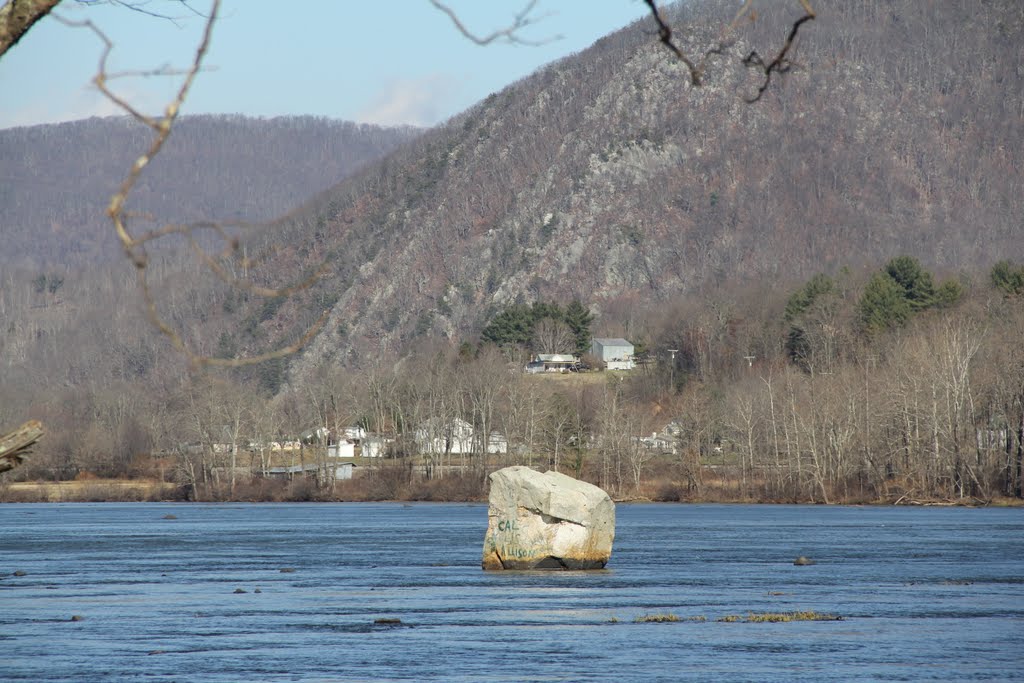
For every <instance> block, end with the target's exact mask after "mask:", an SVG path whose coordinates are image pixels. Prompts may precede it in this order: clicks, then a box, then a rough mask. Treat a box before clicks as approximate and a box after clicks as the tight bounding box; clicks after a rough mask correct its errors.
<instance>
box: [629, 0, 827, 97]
mask: <svg viewBox="0 0 1024 683" xmlns="http://www.w3.org/2000/svg"><path fill="white" fill-rule="evenodd" d="M644 2H645V3H646V4H647V7H648V9H650V12H651V17H652V18H653V19H654V21H655V23H656V24H657V26H658V38H659V40H660V41H661V43H662V44H663V45H665V47H666V48H668V49H669V50H670V51H671V52H672V53H673V54H674V55H675V56H676V57H677V58H678V59H679V60H680V61H681V62H682V63H683V64H684V65H685V66H686V68H687V69H688V70H689V72H690V83H691V84H692V85H694V86H699V85H701V84H702V83H703V81H704V68H705V66H706V64H707V60H708V58H709V57H711V56H712V55H721V54H723V53H724V52H725V50H726V49H727V48H728V47H731V46H732V41H731V40H730V35H731V34H732V32H733V31H734V30H735V29H736V27H737V26H739V24H740V22H741V21H742V20H743V18H744V17H749V19H750V21H754V20H755V19H756V15H755V13H754V11H753V0H746V1H745V2H744V3H743V6H742V7H740V9H739V11H738V12H737V13H736V16H735V17H733V20H732V21H731V22H730V23H729V24H727V25H726V26H724V27H723V29H722V32H721V34H720V35H719V38H718V43H717V44H716V45H715V46H714V47H712V48H710V49H708V50H707V51H706V52H705V53H704V56H703V58H702V59H701V61H700V63H699V64H698V63H695V62H694V61H693V60H692V59H690V57H689V56H688V55H687V54H686V53H685V52H684V51H683V49H682V48H681V47H680V46H679V45H678V44H677V42H676V41H675V37H674V34H673V33H672V27H671V26H670V25H669V23H668V22H667V21H666V20H665V18H664V17H663V16H662V14H661V11H660V10H659V9H658V5H657V3H656V1H655V0H644ZM799 2H800V5H801V6H802V7H803V9H804V14H803V16H801V17H800V18H799V19H797V20H796V21H795V22H794V23H793V25H792V26H791V27H790V30H789V34H788V36H787V37H786V40H785V42H784V43H783V45H782V48H781V49H780V50H779V53H778V54H777V55H776V56H775V58H774V59H772V60H771V61H770V62H768V63H767V64H766V63H765V62H764V60H763V59H762V58H761V56H760V55H759V54H758V53H757V51H756V50H754V51H751V52H750V53H749V54H748V55H747V56H746V57H744V58H743V61H742V63H743V65H744V66H746V67H748V68H750V67H755V68H758V69H761V70H763V72H764V75H765V80H764V83H762V84H761V87H760V88H759V89H758V91H757V95H756V96H754V97H752V98H748V99H747V102H748V103H751V104H753V103H754V102H757V101H758V100H760V99H761V96H762V95H763V94H764V92H765V91H766V90H767V89H768V86H769V85H770V84H771V78H772V74H773V73H785V72H787V71H789V69H790V68H791V67H792V62H791V61H790V60H789V59H788V57H787V55H788V53H789V50H790V48H791V47H792V46H793V43H794V41H795V40H796V36H797V33H798V32H799V30H800V27H801V26H802V25H803V24H805V23H806V22H808V21H811V20H813V19H814V18H815V17H816V16H817V15H816V14H815V12H814V9H813V8H812V7H811V4H810V0H799Z"/></svg>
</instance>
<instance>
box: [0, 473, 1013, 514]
mask: <svg viewBox="0 0 1024 683" xmlns="http://www.w3.org/2000/svg"><path fill="white" fill-rule="evenodd" d="M401 479H402V478H400V477H396V476H394V473H393V472H389V473H386V474H383V475H382V474H380V473H379V472H378V473H376V474H366V475H362V476H359V477H357V478H356V479H352V480H346V481H338V482H335V483H334V485H333V486H330V485H328V486H318V485H317V484H316V482H315V481H313V480H311V479H307V478H296V479H292V480H253V481H251V482H248V483H246V484H245V485H241V486H236V490H235V494H234V495H231V494H230V491H228V490H218V489H211V490H207V491H205V492H204V493H203V494H202V495H196V492H194V491H193V490H192V489H191V487H189V486H186V485H181V484H178V483H175V482H169V481H161V480H158V479H152V478H140V479H101V478H85V479H77V480H71V481H18V482H0V504H2V503H121V502H151V503H155V502H178V503H206V502H249V503H287V502H324V503H370V502H396V503H417V502H421V503H422V502H434V503H484V502H487V492H486V486H485V484H484V483H483V481H482V479H481V477H480V476H479V475H477V474H470V475H465V476H463V475H457V476H449V477H446V478H444V479H433V480H425V479H416V478H405V481H402V480H401ZM679 488H680V486H679V484H678V483H676V482H673V481H671V480H667V479H665V480H661V479H659V480H651V481H647V482H644V483H643V484H642V485H641V487H640V489H639V491H637V492H636V493H634V494H631V495H619V496H613V498H614V500H615V502H616V503H617V504H631V503H632V504H641V503H679V504H747V505H750V504H764V505H778V504H789V505H793V504H797V505H821V504H823V503H822V501H820V500H813V499H808V498H800V497H771V496H756V495H750V494H743V493H741V491H740V490H739V488H738V487H737V486H735V484H734V483H731V482H728V481H719V482H717V483H716V484H715V485H711V486H708V487H706V488H705V490H704V491H702V492H701V494H700V495H685V493H683V494H680V491H679ZM827 504H829V505H877V506H890V505H892V506H936V507H939V506H943V507H954V506H957V507H986V506H994V507H1024V501H1022V500H1020V499H1018V498H1014V497H1004V496H997V497H993V498H989V499H981V498H974V497H965V498H931V497H916V496H913V495H909V494H902V495H899V496H890V497H887V498H868V497H850V498H848V499H844V498H832V499H830V501H829V503H827Z"/></svg>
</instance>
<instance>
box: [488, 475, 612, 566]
mask: <svg viewBox="0 0 1024 683" xmlns="http://www.w3.org/2000/svg"><path fill="white" fill-rule="evenodd" d="M490 482H491V495H490V508H489V509H488V511H487V535H486V536H485V537H484V555H483V563H482V564H483V568H484V569H601V568H602V567H604V566H605V565H606V564H608V559H609V558H610V557H611V554H612V541H613V540H614V538H615V503H613V502H612V499H611V498H609V497H608V494H607V493H605V492H604V491H603V490H601V489H599V488H598V487H596V486H594V485H593V484H588V483H586V482H584V481H579V480H578V479H573V478H572V477H569V476H566V475H564V474H560V473H558V472H545V473H544V474H541V473H540V472H537V471H536V470H532V469H530V468H529V467H506V468H504V469H501V470H498V471H497V472H494V473H492V474H491V476H490Z"/></svg>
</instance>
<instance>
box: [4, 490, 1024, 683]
mask: <svg viewBox="0 0 1024 683" xmlns="http://www.w3.org/2000/svg"><path fill="white" fill-rule="evenodd" d="M168 514H173V515H174V516H175V517H176V519H165V518H164V517H165V515H168ZM617 518H618V519H617V533H616V542H615V551H614V554H613V556H612V561H611V563H610V564H609V565H608V569H607V570H604V571H600V572H528V573H512V572H504V573H503V572H486V573H485V572H483V571H481V570H480V566H479V562H480V554H481V548H482V542H483V534H484V530H485V528H486V525H487V519H486V507H485V506H477V505H471V506H466V505H413V506H403V505H388V504H380V505H370V504H294V505H281V504H274V505H236V504H232V505H183V504H96V505H81V504H79V505H59V504H51V505H5V506H0V558H2V559H0V574H4V576H3V578H0V647H2V648H3V652H4V657H3V658H2V659H0V680H4V681H76V682H77V681H93V680H105V681H106V680H114V681H120V680H125V681H142V680H145V681H190V680H201V681H243V680H244V681H257V680H259V681H276V680H288V681H366V680H382V681H425V680H435V681H480V680H487V681H577V680H583V679H594V678H596V679H602V680H643V681H678V680H695V681H701V680H730V681H820V680H906V681H924V680H943V681H948V680H959V681H962V680H1014V679H1016V680H1024V667H1022V662H1024V655H1022V653H1024V598H1022V595H1021V588H1022V584H1024V547H1022V544H1021V539H1022V537H1024V535H1022V532H1024V510H1008V509H959V508H953V509H951V508H895V509H894V508H857V507H848V508H832V507H829V508H823V507H788V506H683V505H672V506H668V505H665V506H657V505H632V506H619V509H618V511H617ZM800 555H806V556H807V557H810V558H813V559H814V560H816V562H817V564H815V565H813V566H808V567H797V566H794V565H793V559H794V558H796V557H798V556H800ZM15 570H21V571H23V572H25V574H24V575H23V576H14V575H13V574H12V573H13V572H14V571H15ZM798 610H799V611H805V610H810V611H816V612H821V613H829V614H836V615H840V616H842V617H843V620H842V621H831V622H790V623H775V624H769V623H759V624H749V623H723V622H719V621H716V620H717V619H720V618H722V617H724V616H729V615H739V616H745V615H747V614H748V613H761V612H792V611H798ZM651 614H673V615H676V616H678V617H679V619H680V621H678V622H672V623H635V622H634V620H635V619H636V618H637V617H640V616H644V615H651ZM76 615H77V616H80V617H81V620H79V621H72V617H74V616H76ZM701 618H704V619H706V621H701V620H700V619H701ZM396 620H397V621H396Z"/></svg>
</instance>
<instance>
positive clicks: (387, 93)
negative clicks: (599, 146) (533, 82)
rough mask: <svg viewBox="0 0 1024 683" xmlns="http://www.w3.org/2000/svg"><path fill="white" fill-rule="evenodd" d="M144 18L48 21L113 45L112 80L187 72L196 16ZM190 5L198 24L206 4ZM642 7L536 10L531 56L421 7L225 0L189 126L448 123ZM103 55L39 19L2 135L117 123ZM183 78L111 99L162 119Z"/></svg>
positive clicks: (494, 22) (474, 20)
mask: <svg viewBox="0 0 1024 683" xmlns="http://www.w3.org/2000/svg"><path fill="white" fill-rule="evenodd" d="M141 1H142V2H143V3H144V4H143V5H142V8H143V9H144V10H145V11H147V12H153V13H163V14H166V15H170V16H171V17H172V18H173V21H172V20H168V19H164V18H157V17H154V16H150V15H147V14H145V13H143V12H139V11H132V10H129V9H125V8H124V7H119V6H116V5H112V4H109V3H107V2H104V1H103V0H64V1H63V2H62V3H61V4H60V5H58V6H57V9H56V10H55V13H56V14H58V15H59V16H60V17H63V18H64V19H66V20H68V21H73V22H82V21H84V20H89V21H91V22H92V23H94V24H95V25H96V26H97V27H99V28H100V29H101V30H102V31H103V32H104V33H105V34H106V35H107V37H108V38H109V39H110V40H111V42H112V43H113V44H114V48H113V51H112V52H111V55H110V58H109V61H108V72H110V73H113V72H140V71H153V70H157V69H160V68H164V67H167V68H170V69H182V68H185V67H187V66H189V64H190V63H191V59H192V56H193V54H194V51H195V47H196V45H197V44H198V41H199V37H200V35H201V33H202V29H203V24H204V21H205V20H204V18H203V17H201V16H196V15H195V14H193V13H192V12H190V11H189V10H188V9H187V8H186V7H183V6H181V5H180V4H178V3H177V2H174V1H173V0H141ZM527 4H528V0H448V2H447V5H448V6H450V7H451V8H452V9H454V10H456V12H457V14H458V16H459V18H460V20H461V21H462V23H463V24H464V25H465V26H466V28H467V29H469V30H471V31H472V32H474V33H475V34H478V35H485V34H489V33H491V32H492V31H494V30H496V29H500V28H505V27H507V26H509V25H510V24H511V23H512V22H513V21H514V19H515V17H516V15H517V13H519V12H520V11H521V10H522V9H523V8H524V7H525V6H526V5H527ZM191 6H192V7H193V8H195V9H197V10H200V11H202V12H206V11H207V10H208V8H209V3H208V1H207V0H194V1H193V2H192V3H191ZM646 12H647V9H646V7H645V5H644V4H643V3H642V2H641V1H640V0H537V3H536V5H535V7H534V9H533V11H532V12H531V14H530V16H531V17H534V18H536V19H537V22H536V23H535V24H533V25H531V26H529V27H527V28H526V29H524V30H522V31H521V32H520V34H519V35H520V36H522V37H523V38H525V39H527V40H530V41H534V42H539V43H541V44H540V45H508V44H500V43H491V44H490V45H487V46H479V45H477V44H475V43H473V42H472V41H470V40H469V39H467V38H465V37H463V36H462V35H461V34H460V33H459V32H458V30H457V29H456V28H455V26H454V24H453V23H452V21H451V19H449V18H448V17H447V16H446V15H445V14H444V13H442V12H441V11H439V10H438V9H436V8H434V7H433V6H432V5H431V3H430V2H429V1H428V0H301V1H298V0H285V1H284V2H282V0H223V2H222V6H221V11H220V18H219V19H218V21H217V23H216V25H215V27H214V31H213V37H212V43H211V47H210V50H209V54H208V56H207V59H206V61H205V65H206V67H207V68H206V70H205V71H204V72H203V73H202V74H201V75H200V77H199V78H198V80H197V82H196V84H195V86H194V88H193V90H192V93H191V94H190V96H189V98H188V100H187V101H186V104H185V106H184V107H183V109H182V113H184V114H206V113H220V114H244V115H248V116H265V117H270V116H281V115H314V116H324V117H328V118H332V119H345V120H351V121H359V122H366V123H377V124H380V125H398V124H410V125H416V126H430V125H434V124H437V123H440V122H443V121H445V120H447V119H448V118H450V117H451V116H454V115H455V114H458V113H459V112H461V111H463V110H465V109H467V108H468V107H470V106H472V105H473V104H474V103H476V102H478V101H480V100H482V99H483V98H485V97H487V95H489V94H490V93H492V92H497V91H499V90H501V89H502V88H503V87H504V86H506V85H508V84H510V83H513V82H515V81H517V80H519V79H520V78H523V77H524V76H527V75H529V74H530V73H532V72H533V71H535V70H537V69H538V68H539V67H541V66H543V65H545V64H547V63H549V62H552V61H555V60H557V59H559V58H561V57H564V56H566V55H569V54H572V53H575V52H579V51H580V50H582V49H585V48H586V47H588V46H589V45H591V44H592V43H593V42H594V41H595V40H597V39H598V38H600V37H601V36H603V35H606V34H608V33H611V32H612V31H614V30H616V29H618V28H621V27H622V26H625V25H627V24H629V23H631V22H632V21H634V20H636V19H639V18H641V17H644V16H645V14H646ZM102 50H103V45H102V43H101V41H100V40H99V39H98V37H97V36H96V35H95V34H94V33H93V32H92V31H90V30H88V29H86V28H82V27H75V26H68V25H66V24H64V23H61V22H60V21H58V20H57V19H56V18H54V17H48V18H46V19H43V20H42V21H40V22H39V23H38V24H36V26H34V27H33V28H32V29H31V30H30V31H29V32H28V33H27V34H26V35H25V36H24V37H23V38H22V39H21V41H20V42H19V43H18V44H17V45H15V46H14V47H13V48H12V49H11V50H10V51H9V52H8V53H7V54H6V55H4V56H3V57H2V58H0V128H10V127H14V126H28V125H35V124H40V123H54V122H58V121H69V120H75V119H82V118H88V117H90V116H109V115H115V114H120V113H122V112H121V111H120V110H118V109H117V108H116V107H115V106H114V105H113V104H112V103H110V102H109V101H107V100H105V99H104V98H103V97H102V96H101V95H100V93H99V92H98V91H97V90H96V88H95V87H94V86H93V85H92V83H91V81H92V77H93V76H94V75H95V74H96V71H97V67H98V64H99V59H100V55H101V54H102ZM179 83H180V78H175V77H171V76H137V75H136V76H124V77H121V78H117V79H115V80H113V81H111V85H112V86H113V87H114V89H115V90H116V91H117V92H118V93H119V94H121V95H122V96H123V97H125V99H127V100H129V101H130V102H132V103H133V105H134V106H136V107H137V108H138V109H140V110H141V111H143V112H144V113H147V114H157V113H159V112H160V111H162V109H163V107H164V106H166V103H167V102H168V101H170V100H171V99H172V98H173V95H174V93H175V92H176V91H177V88H178V86H179Z"/></svg>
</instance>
